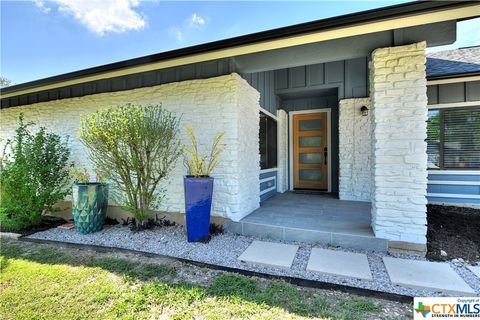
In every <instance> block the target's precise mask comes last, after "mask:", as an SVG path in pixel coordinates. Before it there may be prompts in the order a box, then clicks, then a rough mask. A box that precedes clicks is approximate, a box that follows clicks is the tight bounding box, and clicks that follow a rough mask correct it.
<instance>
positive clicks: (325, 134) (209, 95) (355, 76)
mask: <svg viewBox="0 0 480 320" xmlns="http://www.w3.org/2000/svg"><path fill="white" fill-rule="evenodd" d="M478 16H480V5H479V4H478V3H475V2H413V3H407V4H402V5H397V6H392V7H386V8H381V9H375V10H370V11H365V12H360V13H355V14H349V15H345V16H340V17H334V18H329V19H324V20H318V21H314V22H311V23H304V24H300V25H295V26H290V27H285V28H280V29H275V30H269V31H265V32H260V33H256V34H252V35H246V36H241V37H237V38H232V39H227V40H221V41H217V42H213V43H207V44H202V45H198V46H194V47H188V48H183V49H179V50H174V51H169V52H164V53H159V54H155V55H151V56H146V57H142V58H137V59H132V60H127V61H122V62H117V63H112V64H109V65H104V66H100V67H95V68H90V69H85V70H80V71H77V72H72V73H68V74H63V75H59V76H54V77H50V78H46V79H41V80H37V81H32V82H29V83H24V84H19V85H15V86H11V87H8V88H4V89H3V90H2V93H1V95H2V96H1V114H0V115H1V117H0V124H1V128H2V134H3V135H4V136H5V138H8V137H10V136H12V135H13V133H14V128H15V126H16V123H17V118H18V115H19V113H21V112H23V113H24V114H25V117H26V119H28V120H31V121H34V122H36V123H37V124H38V125H42V126H46V127H48V128H49V129H51V130H53V131H55V132H57V133H59V134H62V135H65V136H67V135H68V136H70V140H69V144H70V147H71V149H72V156H73V160H75V161H77V162H80V163H85V164H88V159H87V152H86V150H84V148H83V147H82V145H81V144H80V143H79V141H78V140H77V138H76V132H77V130H78V128H79V123H80V121H79V119H80V118H81V117H82V116H84V115H86V114H88V113H91V112H93V111H95V110H98V109H100V108H104V107H108V106H111V105H119V104H124V103H128V102H130V103H136V104H158V103H161V104H162V105H163V106H164V107H165V108H167V109H168V110H170V111H173V112H175V113H176V114H178V115H181V116H182V122H183V123H185V124H186V123H188V124H190V125H191V126H192V127H193V128H194V129H195V130H196V132H197V133H198V140H199V141H200V143H201V144H204V146H207V145H209V144H210V143H211V141H212V139H213V137H214V135H215V134H217V133H218V132H221V131H223V132H225V140H224V143H225V146H226V151H225V152H224V154H223V156H222V159H221V160H222V161H221V163H220V165H219V167H218V169H217V170H216V171H215V172H214V177H215V179H216V180H215V189H214V199H213V209H212V210H213V212H212V214H213V215H214V216H215V217H219V218H217V221H225V222H229V221H232V222H238V221H241V220H242V219H244V218H245V217H246V216H248V215H249V214H250V213H252V212H253V211H254V210H256V209H257V208H259V207H260V204H261V202H263V201H265V200H267V199H268V198H270V197H272V196H274V195H275V194H277V193H285V192H287V191H295V190H310V191H311V190H314V191H317V192H318V191H322V192H326V193H331V194H332V195H334V196H335V197H338V199H339V200H340V201H361V202H367V203H368V202H371V210H369V211H370V213H371V223H370V225H371V230H372V232H373V234H374V237H376V238H379V239H385V240H386V241H389V243H391V244H395V246H398V247H401V248H404V249H407V250H410V249H411V250H417V251H422V250H423V251H424V250H425V246H426V231H427V228H426V204H427V196H428V199H429V200H430V201H441V202H443V201H445V199H446V198H448V197H445V195H444V194H445V193H447V191H442V190H441V191H438V192H437V189H435V188H436V187H435V186H434V185H435V184H434V183H432V182H431V181H433V180H435V181H447V180H448V181H460V180H461V181H467V180H468V181H472V180H470V179H471V178H472V177H477V176H475V175H474V174H471V172H474V171H469V170H470V169H472V170H474V169H475V166H474V164H475V163H478V161H479V160H478V153H476V154H475V155H473V156H472V160H471V162H469V163H472V164H473V166H472V167H468V168H467V167H465V168H461V169H462V174H459V175H458V178H457V176H455V175H451V176H449V177H452V179H451V180H450V179H446V178H443V177H446V175H443V176H442V179H437V177H438V175H439V173H440V172H441V171H442V172H446V171H445V168H446V167H445V166H444V165H443V167H440V168H439V170H436V171H435V172H433V169H432V170H429V167H428V163H430V161H433V160H431V159H434V157H435V156H434V155H433V153H432V152H433V151H432V152H430V149H431V147H430V146H431V145H433V143H431V142H429V143H430V144H429V145H428V146H429V148H430V149H428V148H427V143H426V141H425V140H426V138H427V128H426V125H427V120H428V119H429V118H428V116H429V115H430V111H429V108H432V110H434V109H435V110H436V109H437V108H442V104H444V103H449V104H450V103H457V100H455V101H454V102H452V101H450V100H448V98H447V101H446V100H444V99H445V98H444V95H449V92H452V91H455V92H457V91H458V92H460V91H461V89H460V88H459V87H460V84H461V85H463V86H464V88H465V89H464V93H465V94H464V95H463V96H462V99H464V100H463V101H461V102H462V105H465V106H471V105H474V103H472V104H470V102H469V101H466V99H471V98H472V99H473V100H479V99H478V79H477V78H475V77H473V78H469V79H475V81H473V80H472V81H469V80H468V81H467V80H466V79H464V78H466V75H461V76H460V75H459V77H458V79H457V80H458V82H457V81H455V82H454V83H455V84H454V85H451V84H450V83H448V85H447V86H446V87H445V86H444V83H443V82H441V81H443V80H445V79H438V80H437V78H436V76H433V75H432V77H431V78H429V77H427V73H426V67H425V63H426V54H425V49H426V48H427V47H433V46H438V45H445V44H450V43H453V42H454V41H455V39H456V23H457V21H459V20H464V19H470V18H474V17H478ZM446 78H448V79H449V80H448V81H451V79H452V78H450V77H446ZM464 82H465V83H464ZM447 87H448V88H447ZM457 87H458V88H457ZM444 88H447V89H444ZM467 88H468V89H467ZM435 90H436V91H435ZM444 90H446V91H444ZM467 91H468V93H467ZM435 96H436V97H437V98H438V100H432V99H434V97H435ZM434 105H435V106H434ZM450 106H451V105H450ZM442 130H444V129H442ZM442 132H443V131H442ZM181 139H182V140H184V141H185V142H187V137H186V135H185V133H184V132H182V134H181ZM442 141H443V140H442ZM438 148H440V147H438ZM475 148H476V149H475V150H477V151H476V152H478V148H479V146H478V144H477V145H476V147H475ZM445 149H446V148H445V147H442V150H443V151H442V152H443V156H444V154H445ZM439 150H440V149H439ZM475 157H477V158H475ZM442 161H443V162H442V164H445V163H446V162H445V160H442ZM469 161H470V160H469ZM475 161H477V162H475ZM180 162H181V161H180ZM180 162H179V163H178V165H177V167H176V169H175V170H174V172H173V173H172V174H171V178H170V182H169V184H168V188H167V195H166V200H165V201H164V202H163V204H162V206H161V207H160V208H158V210H159V211H163V212H169V213H183V212H184V200H183V184H182V177H183V175H184V174H185V173H186V172H185V168H184V167H183V165H182V164H181V163H180ZM458 163H460V162H458ZM461 163H463V164H465V161H464V162H461ZM458 169H460V168H458ZM463 169H465V171H463ZM467 169H468V170H467ZM476 169H477V170H478V167H477V168H476ZM467 172H468V173H467ZM440 174H441V173H440ZM429 177H430V180H428V178H429ZM429 181H430V182H429ZM477 181H478V180H477ZM466 185H470V184H466ZM437 186H443V185H442V184H437ZM427 187H428V194H427ZM459 192H460V191H459ZM440 195H441V196H440ZM273 199H274V198H273ZM450 199H452V198H450ZM465 199H469V197H466V198H465ZM460 200H461V199H460ZM112 205H114V204H112ZM117 213H118V208H115V207H114V206H112V208H111V209H110V211H109V214H110V215H115V214H117ZM291 214H292V216H293V217H294V216H295V212H292V213H291Z"/></svg>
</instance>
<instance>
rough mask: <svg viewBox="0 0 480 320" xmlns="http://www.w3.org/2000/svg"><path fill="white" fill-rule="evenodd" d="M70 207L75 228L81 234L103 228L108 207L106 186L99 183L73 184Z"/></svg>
mask: <svg viewBox="0 0 480 320" xmlns="http://www.w3.org/2000/svg"><path fill="white" fill-rule="evenodd" d="M72 189H73V190H72V191H73V192H72V209H73V220H74V221H75V228H76V229H77V231H78V232H80V233H82V234H88V233H94V232H97V231H100V230H102V229H103V225H104V223H105V216H106V215H107V207H108V186H107V185H104V184H100V183H82V184H74V185H73V188H72Z"/></svg>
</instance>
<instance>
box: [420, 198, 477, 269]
mask: <svg viewBox="0 0 480 320" xmlns="http://www.w3.org/2000/svg"><path fill="white" fill-rule="evenodd" d="M427 220H428V231H427V258H428V259H430V260H439V261H449V260H452V259H455V258H462V259H464V260H466V261H470V262H480V209H474V208H466V207H455V206H443V205H428V206H427ZM441 250H443V251H445V252H446V253H447V256H446V257H445V256H442V255H441V253H440V252H441Z"/></svg>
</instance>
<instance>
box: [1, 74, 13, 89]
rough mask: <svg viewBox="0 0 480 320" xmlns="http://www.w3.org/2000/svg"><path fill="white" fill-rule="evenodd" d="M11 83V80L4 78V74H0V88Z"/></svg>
mask: <svg viewBox="0 0 480 320" xmlns="http://www.w3.org/2000/svg"><path fill="white" fill-rule="evenodd" d="M10 85H12V80H10V79H8V78H5V77H4V76H0V88H4V87H8V86H10Z"/></svg>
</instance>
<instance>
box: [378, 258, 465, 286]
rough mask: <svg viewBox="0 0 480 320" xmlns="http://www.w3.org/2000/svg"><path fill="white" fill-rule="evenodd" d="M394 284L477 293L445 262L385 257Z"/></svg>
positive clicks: (384, 261) (384, 260)
mask: <svg viewBox="0 0 480 320" xmlns="http://www.w3.org/2000/svg"><path fill="white" fill-rule="evenodd" d="M383 263H384V264H385V267H386V268H387V272H388V275H389V277H390V280H391V281H392V283H393V284H396V285H399V286H403V287H407V288H413V289H430V290H434V291H446V292H451V293H454V294H461V295H472V294H474V295H475V291H474V290H473V289H472V288H470V286H469V285H468V284H467V283H466V282H465V281H464V280H463V279H462V278H461V277H460V276H459V275H458V274H457V273H456V272H455V271H454V270H453V269H452V268H451V267H450V265H449V264H448V263H445V262H430V261H418V260H407V259H398V258H390V257H384V258H383Z"/></svg>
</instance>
